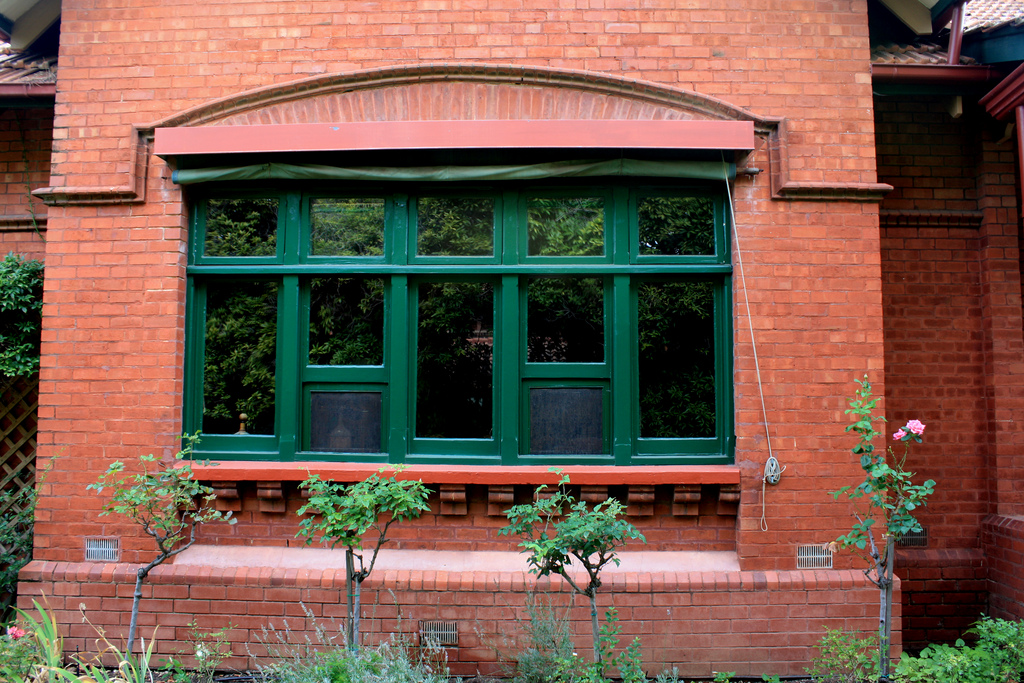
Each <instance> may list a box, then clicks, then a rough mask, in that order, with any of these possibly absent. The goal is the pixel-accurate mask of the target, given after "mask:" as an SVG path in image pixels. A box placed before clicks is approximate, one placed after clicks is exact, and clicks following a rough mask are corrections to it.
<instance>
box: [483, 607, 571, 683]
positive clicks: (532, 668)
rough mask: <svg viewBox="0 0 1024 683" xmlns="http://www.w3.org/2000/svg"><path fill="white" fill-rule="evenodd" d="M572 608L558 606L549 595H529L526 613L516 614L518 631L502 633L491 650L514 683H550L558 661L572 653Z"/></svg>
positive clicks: (509, 630) (511, 630)
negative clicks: (570, 619) (570, 613)
mask: <svg viewBox="0 0 1024 683" xmlns="http://www.w3.org/2000/svg"><path fill="white" fill-rule="evenodd" d="M569 609H570V607H569V606H566V607H558V606H557V605H555V603H554V601H553V600H552V598H551V597H550V596H538V595H537V594H536V593H534V592H533V591H530V592H528V593H527V594H526V604H525V609H524V611H523V613H519V612H518V611H517V612H515V620H516V625H517V627H518V628H516V629H508V630H503V631H502V633H501V634H500V642H499V643H498V644H495V645H492V649H493V650H494V652H495V655H496V656H497V658H498V661H499V662H500V663H501V664H502V669H503V673H504V675H505V677H507V678H509V679H511V680H512V683H547V682H548V681H550V680H551V673H552V672H553V671H555V669H556V668H557V667H556V662H557V661H558V660H562V659H566V658H567V657H570V656H571V655H572V652H573V644H572V632H571V630H570V627H569Z"/></svg>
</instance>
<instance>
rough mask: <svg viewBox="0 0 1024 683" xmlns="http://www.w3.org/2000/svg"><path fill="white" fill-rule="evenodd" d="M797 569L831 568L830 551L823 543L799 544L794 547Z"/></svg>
mask: <svg viewBox="0 0 1024 683" xmlns="http://www.w3.org/2000/svg"><path fill="white" fill-rule="evenodd" d="M796 568H797V569H832V551H831V550H829V549H828V547H827V546H824V545H801V546H798V547H797V549H796Z"/></svg>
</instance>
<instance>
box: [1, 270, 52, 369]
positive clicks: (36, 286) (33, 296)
mask: <svg viewBox="0 0 1024 683" xmlns="http://www.w3.org/2000/svg"><path fill="white" fill-rule="evenodd" d="M42 310H43V264H42V263H40V262H39V261H34V260H29V259H26V258H24V257H22V256H18V255H16V254H14V253H13V252H12V253H9V254H7V256H6V257H5V258H4V259H3V260H2V261H0V379H6V380H8V381H9V380H12V379H13V378H15V377H27V376H29V375H33V374H35V373H36V372H38V371H39V330H40V328H41V326H42ZM3 384H4V383H0V386H3Z"/></svg>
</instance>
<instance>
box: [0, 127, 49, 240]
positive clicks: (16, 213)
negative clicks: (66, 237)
mask: <svg viewBox="0 0 1024 683" xmlns="http://www.w3.org/2000/svg"><path fill="white" fill-rule="evenodd" d="M52 142H53V109H50V108H40V109H6V110H3V111H2V112H0V256H3V255H4V254H6V253H8V252H10V251H13V252H15V253H18V254H23V255H25V256H28V257H31V258H36V259H42V258H43V256H44V252H45V246H44V243H43V235H44V234H45V231H46V206H45V205H44V204H43V203H42V202H40V201H39V200H38V199H36V198H34V197H32V196H31V194H30V192H31V191H32V190H35V189H37V188H40V187H45V186H46V185H47V184H49V179H50V146H51V144H52Z"/></svg>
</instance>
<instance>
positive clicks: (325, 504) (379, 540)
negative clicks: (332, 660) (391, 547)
mask: <svg viewBox="0 0 1024 683" xmlns="http://www.w3.org/2000/svg"><path fill="white" fill-rule="evenodd" d="M403 469H404V468H402V467H396V468H395V469H394V470H393V472H392V473H391V475H390V476H388V477H381V476H380V474H383V473H384V472H386V471H387V468H381V470H380V473H378V474H373V475H371V476H370V477H368V478H366V479H364V480H363V481H360V482H357V483H355V484H352V485H346V484H339V483H336V482H333V481H331V480H329V479H321V478H320V477H319V476H318V475H316V474H313V475H310V477H309V478H308V479H306V481H304V482H303V483H302V488H304V489H306V490H308V491H309V502H308V503H306V504H305V505H303V506H302V507H301V508H299V514H300V515H309V516H308V517H306V518H304V519H303V520H302V522H301V523H300V526H299V533H298V534H296V535H297V536H305V538H306V544H307V545H309V544H311V543H312V542H313V541H314V540H315V539H317V538H318V537H319V539H320V541H321V542H322V543H324V544H325V545H329V546H330V547H331V548H335V547H337V546H339V545H342V546H344V547H345V581H346V586H347V588H348V591H347V592H348V600H347V611H348V624H347V629H346V641H347V644H348V647H349V648H350V649H352V650H355V649H356V648H357V647H358V646H359V613H360V592H361V590H360V589H361V587H362V584H363V581H365V580H366V578H367V577H368V576H369V575H370V572H372V571H373V566H374V564H376V562H377V554H378V553H379V552H380V549H381V546H383V545H384V543H385V542H386V541H387V535H388V529H389V528H391V525H392V524H394V523H395V522H401V521H405V520H409V519H416V518H417V517H419V516H420V515H421V514H423V513H424V512H425V511H427V510H429V509H430V506H429V505H427V498H428V496H429V495H430V490H429V489H427V487H426V486H425V485H424V484H423V482H422V481H419V480H412V479H403V480H399V479H398V478H397V473H398V472H401V471H402V470H403ZM371 531H372V532H374V533H375V534H376V540H375V542H374V544H373V549H372V550H371V553H370V562H369V564H364V562H363V536H364V535H366V534H367V533H369V532H371Z"/></svg>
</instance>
